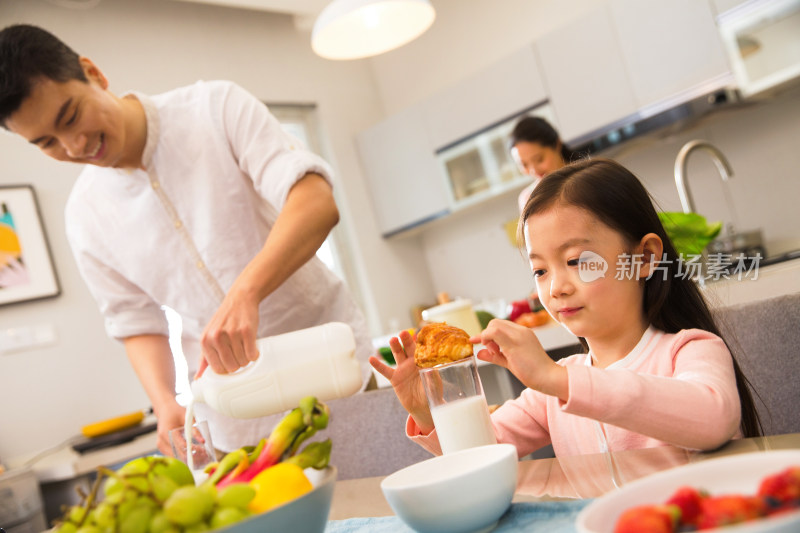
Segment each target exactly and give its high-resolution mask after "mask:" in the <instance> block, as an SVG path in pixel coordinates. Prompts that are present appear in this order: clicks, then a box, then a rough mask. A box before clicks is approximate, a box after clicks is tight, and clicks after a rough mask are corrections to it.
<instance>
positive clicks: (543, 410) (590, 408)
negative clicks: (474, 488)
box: [406, 326, 741, 457]
mask: <svg viewBox="0 0 800 533" xmlns="http://www.w3.org/2000/svg"><path fill="white" fill-rule="evenodd" d="M558 364H560V365H564V366H565V367H567V373H568V376H569V400H568V401H566V402H563V401H561V400H559V399H558V398H556V397H554V396H547V395H544V394H542V393H540V392H538V391H535V390H532V389H525V390H524V391H523V392H522V394H521V395H520V396H519V397H518V398H516V399H514V400H509V401H507V402H506V403H505V404H503V405H502V406H501V407H500V408H499V409H498V410H497V411H495V412H494V413H493V414H492V423H493V424H494V429H495V433H496V434H497V440H498V442H507V443H510V444H513V445H514V446H516V447H517V452H518V453H519V456H520V457H523V456H525V455H527V454H529V453H531V452H533V451H535V450H537V449H539V448H541V447H542V446H546V445H547V444H552V445H553V450H554V451H555V454H556V455H557V456H567V455H583V454H590V453H600V452H605V451H608V450H611V451H617V450H627V449H633V448H648V447H653V446H663V445H665V444H672V445H674V446H679V447H682V448H690V449H698V450H708V449H713V448H717V447H719V446H721V445H722V444H724V443H725V442H727V441H728V440H730V439H731V438H738V437H741V431H740V429H739V424H740V419H741V407H740V404H739V393H738V391H737V388H736V378H735V376H734V372H733V361H732V358H731V354H730V352H729V351H728V348H727V347H726V346H725V343H724V342H723V341H722V339H720V338H719V337H717V336H716V335H713V334H712V333H709V332H707V331H702V330H698V329H691V330H683V331H680V332H678V333H676V334H666V333H664V332H663V331H659V330H657V329H655V328H653V327H652V326H651V327H650V328H649V329H648V330H647V331H646V332H645V333H644V335H643V336H642V339H641V340H640V341H639V343H638V344H637V345H636V347H635V348H634V349H633V350H632V351H631V352H630V353H629V354H628V355H627V356H625V357H624V358H623V359H621V360H619V361H617V362H615V363H614V364H612V365H610V366H609V367H607V368H605V369H600V368H595V367H593V366H592V360H591V356H590V354H578V355H573V356H570V357H568V358H566V359H562V360H560V361H558ZM406 434H407V435H408V436H409V437H410V438H411V439H412V440H414V441H415V442H417V443H418V444H420V445H421V446H422V447H424V448H426V449H427V450H429V451H430V452H432V453H434V454H437V455H439V454H441V449H440V447H439V441H438V438H437V436H436V431H435V430H434V431H432V432H431V433H430V434H428V435H422V434H421V432H420V430H419V427H418V426H417V425H416V423H415V422H414V419H413V418H411V417H408V420H407V422H406Z"/></svg>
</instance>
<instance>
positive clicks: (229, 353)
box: [197, 288, 258, 376]
mask: <svg viewBox="0 0 800 533" xmlns="http://www.w3.org/2000/svg"><path fill="white" fill-rule="evenodd" d="M257 330H258V301H255V300H254V298H253V297H249V296H248V295H247V294H246V293H245V292H243V291H242V292H240V291H237V290H235V288H234V289H232V290H231V291H230V292H228V294H227V296H225V300H223V302H222V305H221V306H220V307H219V309H217V312H216V313H214V316H213V317H212V318H211V321H210V322H209V323H208V325H207V326H206V329H205V331H204V332H203V336H202V337H201V339H200V343H201V346H202V350H203V351H202V358H201V361H200V367H199V368H198V371H197V376H200V375H201V374H202V373H203V371H204V370H205V368H206V366H210V367H211V368H212V370H214V372H216V373H217V374H227V373H229V372H234V371H236V370H237V369H239V368H241V367H243V366H245V365H246V364H247V363H249V362H250V361H255V360H256V359H257V358H258V350H257V349H256V331H257Z"/></svg>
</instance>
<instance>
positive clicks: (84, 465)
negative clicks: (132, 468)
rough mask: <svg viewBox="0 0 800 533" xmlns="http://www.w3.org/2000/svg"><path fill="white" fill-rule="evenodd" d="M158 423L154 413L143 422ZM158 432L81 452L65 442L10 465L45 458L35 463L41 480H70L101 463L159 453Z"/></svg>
mask: <svg viewBox="0 0 800 533" xmlns="http://www.w3.org/2000/svg"><path fill="white" fill-rule="evenodd" d="M150 422H155V417H153V416H151V417H149V419H146V420H145V421H144V422H142V424H147V423H150ZM157 438H158V437H157V434H156V432H155V431H153V432H151V433H147V434H145V435H141V436H139V437H136V438H135V439H133V440H131V441H129V442H125V443H122V444H117V445H115V446H108V447H106V448H99V449H97V450H93V451H88V452H85V453H82V454H81V453H78V452H76V451H75V450H73V449H72V447H71V445H70V442H66V443H64V444H63V445H62V446H61V447H60V448H58V449H57V450H55V451H53V452H51V453H45V452H42V453H40V454H35V455H32V456H30V457H21V458H19V459H16V460H14V461H13V462H11V463H10V465H9V466H11V467H12V468H13V467H14V466H19V465H22V464H24V463H25V462H28V461H31V460H35V459H34V458H35V456H36V455H41V456H42V457H41V458H40V459H38V460H35V462H34V463H33V464H32V465H31V469H32V470H33V472H34V473H35V474H36V477H37V479H38V480H39V483H41V484H47V483H55V482H60V481H68V480H72V479H76V478H81V477H84V476H88V475H93V474H94V472H95V471H96V470H97V467H98V466H112V465H116V464H118V463H122V462H126V461H128V460H130V459H133V458H135V457H139V456H142V455H147V454H151V453H155V452H156V450H157V449H158V446H157Z"/></svg>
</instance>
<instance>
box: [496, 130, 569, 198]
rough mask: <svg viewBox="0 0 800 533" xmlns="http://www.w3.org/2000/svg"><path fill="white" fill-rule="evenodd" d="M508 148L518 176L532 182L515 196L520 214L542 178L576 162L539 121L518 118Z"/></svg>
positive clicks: (553, 133)
mask: <svg viewBox="0 0 800 533" xmlns="http://www.w3.org/2000/svg"><path fill="white" fill-rule="evenodd" d="M508 147H509V151H510V152H511V157H513V158H514V161H515V162H516V163H517V166H518V167H519V170H520V172H522V173H523V174H526V175H528V176H530V177H531V178H533V183H531V184H530V185H528V186H527V187H525V189H523V190H522V192H520V194H519V198H518V203H519V210H520V211H522V208H523V207H525V204H526V203H527V201H528V198H529V197H530V195H531V192H533V189H534V188H535V187H536V185H538V184H539V182H540V181H541V180H542V178H544V177H545V176H547V175H548V174H550V173H551V172H553V171H555V170H558V169H560V168H561V167H563V166H565V165H566V164H567V163H571V162H572V161H574V160H577V159H578V157H577V154H575V153H574V152H573V151H572V150H570V149H569V148H567V147H566V146H565V145H564V143H563V142H561V138H560V137H559V135H558V132H557V131H556V129H555V128H554V127H553V126H551V125H550V123H549V122H547V121H546V120H545V119H543V118H541V117H533V116H526V117H523V118H521V119H520V120H519V122H517V124H516V125H515V126H514V129H513V130H512V131H511V135H510V136H509V140H508Z"/></svg>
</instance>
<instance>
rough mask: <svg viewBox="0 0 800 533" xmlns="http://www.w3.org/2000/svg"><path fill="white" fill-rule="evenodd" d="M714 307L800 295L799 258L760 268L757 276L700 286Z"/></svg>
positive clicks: (722, 280)
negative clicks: (786, 295)
mask: <svg viewBox="0 0 800 533" xmlns="http://www.w3.org/2000/svg"><path fill="white" fill-rule="evenodd" d="M701 291H702V293H703V295H704V296H705V298H706V301H707V302H708V303H709V304H710V305H711V306H712V307H726V306H730V305H738V304H742V303H745V302H751V301H756V300H764V299H766V298H772V297H774V296H781V295H783V294H794V293H798V292H800V259H792V260H790V261H784V262H782V263H774V264H771V265H768V266H763V267H760V268H759V269H758V271H757V276H756V275H753V276H752V277H743V278H742V279H737V278H736V277H734V276H731V277H730V278H729V279H720V280H717V281H707V282H706V283H705V284H704V285H702V286H701Z"/></svg>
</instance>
